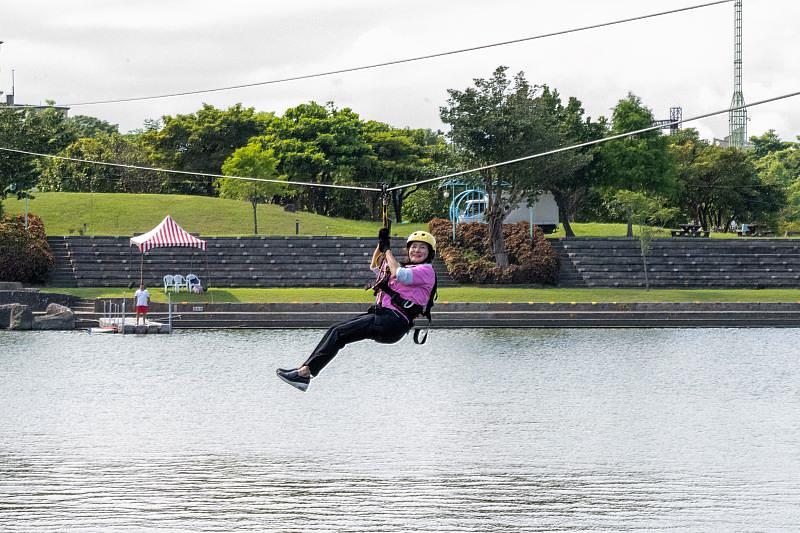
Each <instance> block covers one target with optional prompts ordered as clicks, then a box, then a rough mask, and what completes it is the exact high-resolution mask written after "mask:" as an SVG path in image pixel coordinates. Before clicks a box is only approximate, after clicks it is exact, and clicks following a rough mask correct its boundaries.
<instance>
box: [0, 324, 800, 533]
mask: <svg viewBox="0 0 800 533" xmlns="http://www.w3.org/2000/svg"><path fill="white" fill-rule="evenodd" d="M321 333H322V332H321V331H308V330H303V331H284V330H280V331H275V330H253V331H201V332H197V331H193V332H187V331H178V332H176V333H175V334H173V335H171V336H167V335H151V336H131V335H128V336H124V337H123V336H117V335H94V336H89V335H87V334H85V333H80V332H29V333H18V332H0V387H1V388H0V530H1V531H4V532H17V531H18V532H26V533H28V532H36V531H66V530H69V531H103V532H121V531H126V532H128V531H155V530H158V531H176V532H178V531H181V532H182V531H186V532H189V531H234V530H236V531H246V530H251V531H298V532H299V531H345V532H362V531H375V532H387V531H398V532H399V531H403V532H407V531H431V532H440V531H475V532H490V531H503V532H516V531H519V532H523V531H524V532H528V531H586V530H593V531H645V530H667V529H672V530H684V531H713V532H718V531H798V530H800V377H798V343H799V342H798V341H800V332H798V331H797V330H791V329H774V330H768V329H758V330H725V329H707V330H673V329H671V330H633V329H632V330H492V329H486V330H449V331H442V330H435V331H433V332H432V333H431V336H430V338H429V341H428V343H427V344H426V345H424V346H422V347H417V346H415V345H414V344H413V343H412V342H411V340H410V339H405V340H404V341H402V342H401V343H400V344H398V345H394V346H390V347H385V346H380V345H377V344H373V343H371V342H369V341H367V342H364V343H359V344H356V345H353V346H351V347H348V348H346V349H345V350H344V351H343V352H342V353H340V355H339V357H338V358H337V359H336V360H334V361H333V363H331V365H330V366H329V367H328V368H327V369H326V370H325V371H324V372H323V373H322V374H321V375H320V377H319V378H317V379H316V380H314V381H313V382H312V385H311V388H310V389H309V392H308V393H305V394H303V393H301V392H298V391H296V390H295V389H293V388H291V387H289V386H287V385H285V384H284V383H282V382H280V381H279V380H278V379H277V378H276V377H275V375H274V369H275V367H276V366H285V365H290V364H293V363H296V362H298V361H299V360H300V359H301V358H302V355H304V354H305V353H307V352H308V351H309V350H310V349H311V348H313V346H314V345H315V343H316V340H317V339H318V338H319V336H320V335H321Z"/></svg>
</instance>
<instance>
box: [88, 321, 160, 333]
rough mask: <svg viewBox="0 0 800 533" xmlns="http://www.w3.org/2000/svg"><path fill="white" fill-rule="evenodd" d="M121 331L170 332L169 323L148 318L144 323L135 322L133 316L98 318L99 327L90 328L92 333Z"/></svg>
mask: <svg viewBox="0 0 800 533" xmlns="http://www.w3.org/2000/svg"><path fill="white" fill-rule="evenodd" d="M110 332H113V333H123V334H125V335H130V334H139V335H143V334H147V333H171V328H170V325H169V324H163V323H161V322H154V321H152V320H148V321H147V322H146V323H145V324H141V321H140V323H139V324H138V325H137V324H136V319H135V318H128V317H126V318H124V319H123V318H120V317H111V318H101V319H100V327H98V328H92V333H110Z"/></svg>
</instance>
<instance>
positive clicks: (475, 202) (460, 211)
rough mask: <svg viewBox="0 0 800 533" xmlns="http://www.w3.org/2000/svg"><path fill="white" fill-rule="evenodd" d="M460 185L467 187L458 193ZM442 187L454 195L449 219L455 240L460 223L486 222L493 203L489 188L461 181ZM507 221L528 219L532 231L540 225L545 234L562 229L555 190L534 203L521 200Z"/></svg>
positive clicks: (450, 194)
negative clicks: (554, 194) (485, 216)
mask: <svg viewBox="0 0 800 533" xmlns="http://www.w3.org/2000/svg"><path fill="white" fill-rule="evenodd" d="M458 187H463V188H464V190H463V191H460V192H456V189H457V188H458ZM440 188H445V197H447V196H452V199H451V200H450V209H449V218H450V222H451V223H452V225H453V240H455V238H456V227H457V226H458V224H464V223H468V222H484V221H485V220H484V215H485V212H486V208H487V206H488V203H489V201H488V197H487V195H486V191H485V190H483V189H481V188H471V187H470V186H469V185H468V184H466V183H464V182H462V181H459V180H449V181H446V182H444V183H443V184H442V185H441V186H440ZM448 188H449V189H450V190H449V191H448ZM504 222H506V223H508V224H513V223H515V222H528V223H529V224H530V227H531V234H533V227H534V226H538V227H539V228H540V229H541V230H542V231H544V232H545V233H552V232H554V231H555V230H556V229H558V205H557V204H556V201H555V198H554V197H553V195H552V193H550V192H541V193H540V194H539V196H538V197H537V198H536V201H535V202H533V204H532V205H526V203H524V202H520V203H519V204H518V205H517V206H516V207H515V208H514V209H512V210H511V212H510V213H509V214H508V216H506V218H505V221H504Z"/></svg>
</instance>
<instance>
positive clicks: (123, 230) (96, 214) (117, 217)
mask: <svg viewBox="0 0 800 533" xmlns="http://www.w3.org/2000/svg"><path fill="white" fill-rule="evenodd" d="M35 196H36V198H35V199H33V200H31V201H30V206H29V210H30V212H31V213H35V214H37V215H39V216H40V217H42V219H43V220H44V223H45V228H46V230H47V234H48V235H78V234H79V233H80V232H81V231H83V228H84V224H85V225H86V230H85V234H86V235H123V236H126V235H133V234H134V233H143V232H145V231H149V230H151V229H152V228H153V227H154V226H155V225H156V224H158V223H159V222H161V220H163V218H164V217H165V216H166V215H170V216H172V218H174V219H175V221H177V222H178V224H180V225H181V226H182V227H183V228H184V229H185V230H186V231H189V232H191V233H199V234H200V235H204V236H212V235H252V234H253V209H252V207H251V205H250V204H249V203H248V202H240V201H237V200H223V199H221V198H208V197H204V196H184V195H177V194H100V193H97V194H93V193H48V192H39V193H36V194H35ZM3 207H4V209H5V211H6V212H7V213H10V214H14V213H20V214H21V213H24V212H25V201H24V200H17V199H16V198H11V197H9V198H8V199H6V200H5V201H4V202H3ZM297 221H299V223H300V235H343V236H371V235H375V234H376V233H377V231H378V228H379V223H378V222H364V221H355V220H347V219H344V218H329V217H324V216H321V215H314V214H311V213H301V212H297V213H289V212H286V211H284V210H283V208H281V207H279V206H274V205H259V206H258V228H259V234H260V235H294V234H295V229H296V226H295V224H296V222H297ZM426 227H427V225H426V224H402V225H398V226H396V228H395V229H396V230H397V232H398V233H397V234H398V235H406V234H408V233H411V232H412V231H416V230H418V229H426Z"/></svg>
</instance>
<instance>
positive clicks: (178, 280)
mask: <svg viewBox="0 0 800 533" xmlns="http://www.w3.org/2000/svg"><path fill="white" fill-rule="evenodd" d="M172 279H173V282H174V285H175V292H181V287H184V288H185V289H186V290H189V285H188V284H187V283H186V278H184V277H183V276H181V275H180V274H175V275H174V276H173V277H172Z"/></svg>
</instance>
